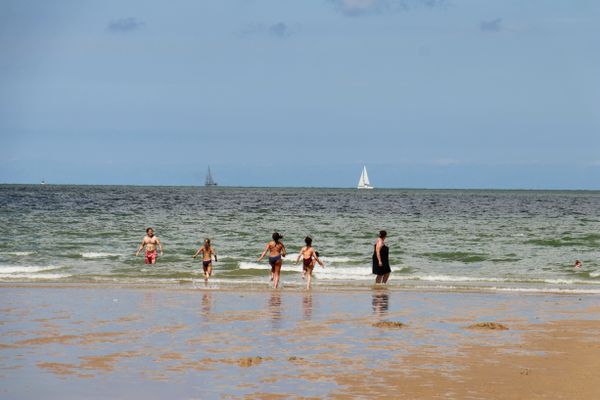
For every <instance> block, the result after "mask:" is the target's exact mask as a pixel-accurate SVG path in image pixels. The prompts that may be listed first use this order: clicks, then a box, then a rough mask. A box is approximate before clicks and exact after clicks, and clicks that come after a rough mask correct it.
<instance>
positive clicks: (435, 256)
mask: <svg viewBox="0 0 600 400" xmlns="http://www.w3.org/2000/svg"><path fill="white" fill-rule="evenodd" d="M423 256H424V257H427V258H429V259H432V260H438V261H458V262H464V263H476V262H482V261H486V260H487V259H488V257H489V256H488V255H487V254H482V253H468V252H460V251H457V252H436V253H424V254H423Z"/></svg>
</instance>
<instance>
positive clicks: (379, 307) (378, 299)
mask: <svg viewBox="0 0 600 400" xmlns="http://www.w3.org/2000/svg"><path fill="white" fill-rule="evenodd" d="M372 305H373V314H375V315H376V316H378V317H381V316H384V315H386V314H387V312H388V308H389V305H390V295H389V294H388V292H387V291H385V292H381V291H376V292H373V300H372Z"/></svg>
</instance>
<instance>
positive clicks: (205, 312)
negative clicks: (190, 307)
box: [202, 292, 212, 320]
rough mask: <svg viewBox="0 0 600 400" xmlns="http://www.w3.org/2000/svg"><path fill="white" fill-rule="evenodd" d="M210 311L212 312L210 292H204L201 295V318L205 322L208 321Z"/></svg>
mask: <svg viewBox="0 0 600 400" xmlns="http://www.w3.org/2000/svg"><path fill="white" fill-rule="evenodd" d="M211 310H212V294H211V293H210V292H204V293H203V294H202V316H203V317H204V318H205V319H206V320H209V318H210V313H211Z"/></svg>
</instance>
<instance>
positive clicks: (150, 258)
mask: <svg viewBox="0 0 600 400" xmlns="http://www.w3.org/2000/svg"><path fill="white" fill-rule="evenodd" d="M144 246H145V247H146V256H145V257H144V263H145V264H155V263H156V247H157V246H158V248H159V249H160V256H161V257H162V255H163V247H162V244H161V243H160V240H159V239H158V236H154V230H153V229H152V228H148V229H146V236H144V239H143V240H142V243H141V244H140V247H139V248H138V250H137V251H136V252H135V256H136V257H137V256H139V255H140V252H141V251H142V249H143V248H144Z"/></svg>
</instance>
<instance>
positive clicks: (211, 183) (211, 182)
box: [204, 165, 217, 186]
mask: <svg viewBox="0 0 600 400" xmlns="http://www.w3.org/2000/svg"><path fill="white" fill-rule="evenodd" d="M204 186H217V182H215V180H214V179H213V177H212V174H211V173H210V165H209V166H208V172H207V173H206V179H205V180H204Z"/></svg>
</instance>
